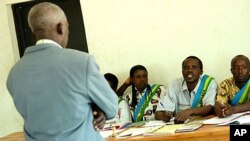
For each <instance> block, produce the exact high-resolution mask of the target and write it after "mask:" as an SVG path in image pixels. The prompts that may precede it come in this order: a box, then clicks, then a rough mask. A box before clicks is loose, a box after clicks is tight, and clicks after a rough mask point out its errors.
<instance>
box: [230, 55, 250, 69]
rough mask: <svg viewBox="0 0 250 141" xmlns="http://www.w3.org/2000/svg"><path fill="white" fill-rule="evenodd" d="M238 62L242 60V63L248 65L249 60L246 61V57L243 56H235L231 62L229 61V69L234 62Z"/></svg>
mask: <svg viewBox="0 0 250 141" xmlns="http://www.w3.org/2000/svg"><path fill="white" fill-rule="evenodd" d="M238 60H243V61H245V62H246V64H248V65H249V59H248V58H247V57H246V56H244V55H237V56H235V57H234V58H233V59H232V61H231V67H233V66H234V64H235V63H236V61H238Z"/></svg>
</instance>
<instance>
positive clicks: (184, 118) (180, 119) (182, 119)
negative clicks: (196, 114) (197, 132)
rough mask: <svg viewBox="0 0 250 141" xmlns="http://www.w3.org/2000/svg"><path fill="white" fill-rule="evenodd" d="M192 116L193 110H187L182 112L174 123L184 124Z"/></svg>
mask: <svg viewBox="0 0 250 141" xmlns="http://www.w3.org/2000/svg"><path fill="white" fill-rule="evenodd" d="M192 114H193V110H192V109H187V110H184V111H181V112H179V113H178V114H177V115H176V116H175V119H174V123H175V124H182V123H184V122H185V121H187V120H188V119H189V118H190V117H191V115H192Z"/></svg>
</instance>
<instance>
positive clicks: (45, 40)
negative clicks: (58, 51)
mask: <svg viewBox="0 0 250 141" xmlns="http://www.w3.org/2000/svg"><path fill="white" fill-rule="evenodd" d="M48 43H49V44H54V45H56V46H57V47H59V48H62V46H61V45H59V44H58V43H57V42H55V41H53V40H50V39H40V40H38V41H37V42H36V45H41V44H48Z"/></svg>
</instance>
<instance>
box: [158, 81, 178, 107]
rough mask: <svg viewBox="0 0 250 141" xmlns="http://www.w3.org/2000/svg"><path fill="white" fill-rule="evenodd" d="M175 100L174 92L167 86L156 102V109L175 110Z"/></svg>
mask: <svg viewBox="0 0 250 141" xmlns="http://www.w3.org/2000/svg"><path fill="white" fill-rule="evenodd" d="M176 102H177V99H176V94H175V92H174V91H173V90H171V87H170V86H169V87H167V89H166V91H165V94H164V96H163V97H162V98H161V100H160V101H159V103H158V106H157V109H156V111H171V112H174V111H175V105H176V104H175V103H176Z"/></svg>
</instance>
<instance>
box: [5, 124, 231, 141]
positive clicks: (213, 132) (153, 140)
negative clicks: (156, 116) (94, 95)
mask: <svg viewBox="0 0 250 141" xmlns="http://www.w3.org/2000/svg"><path fill="white" fill-rule="evenodd" d="M229 132H230V130H229V126H216V125H203V126H202V127H201V128H200V129H198V130H196V131H193V132H185V133H176V134H165V135H164V134H162V135H153V136H135V137H127V138H114V137H109V138H106V141H125V140H126V141H141V140H143V141H162V140H168V141H229V138H230V135H229V134H230V133H229ZM0 141H24V135H23V132H16V133H13V134H10V135H8V136H6V137H3V138H0Z"/></svg>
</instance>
